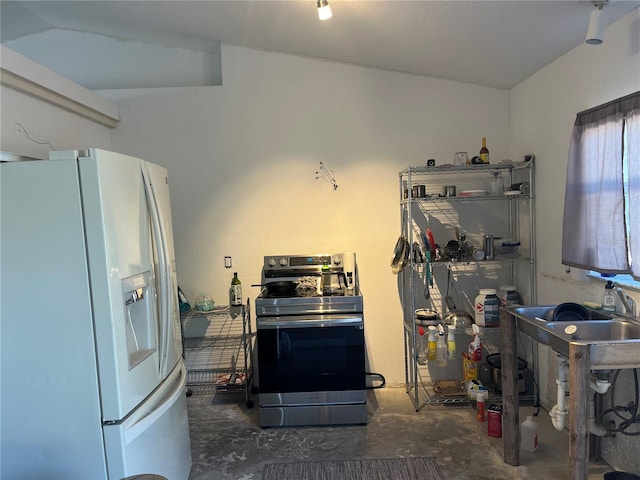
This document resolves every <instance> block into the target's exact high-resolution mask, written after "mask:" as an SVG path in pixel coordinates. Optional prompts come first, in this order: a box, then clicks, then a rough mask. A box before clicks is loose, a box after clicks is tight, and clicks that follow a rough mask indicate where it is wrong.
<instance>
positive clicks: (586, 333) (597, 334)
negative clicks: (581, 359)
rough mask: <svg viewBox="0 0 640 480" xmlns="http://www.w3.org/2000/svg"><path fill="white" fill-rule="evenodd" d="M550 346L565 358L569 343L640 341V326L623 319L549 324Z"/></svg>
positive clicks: (547, 328)
mask: <svg viewBox="0 0 640 480" xmlns="http://www.w3.org/2000/svg"><path fill="white" fill-rule="evenodd" d="M544 329H545V330H547V332H548V333H549V345H550V346H551V348H553V349H554V350H555V351H556V352H558V353H559V354H561V355H563V356H565V357H566V356H568V355H569V342H579V343H589V344H594V343H601V342H604V343H619V342H626V341H629V340H640V324H638V323H635V322H630V321H627V320H622V319H611V320H586V321H582V322H547V323H546V324H545V325H544Z"/></svg>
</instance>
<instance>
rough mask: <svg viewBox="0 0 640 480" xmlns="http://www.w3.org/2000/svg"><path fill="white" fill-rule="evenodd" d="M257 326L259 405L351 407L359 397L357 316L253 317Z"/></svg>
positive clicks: (361, 356)
mask: <svg viewBox="0 0 640 480" xmlns="http://www.w3.org/2000/svg"><path fill="white" fill-rule="evenodd" d="M256 323H257V330H258V332H257V342H258V371H259V379H260V380H259V381H260V397H261V403H262V404H264V403H265V402H266V403H272V402H274V403H278V404H287V403H289V404H301V403H302V404H309V403H319V404H322V403H328V402H330V403H342V402H344V403H350V402H352V401H353V395H352V394H353V393H356V392H357V394H356V397H357V398H362V397H363V395H364V392H365V390H366V380H365V351H364V320H363V316H362V314H361V313H359V314H352V315H347V314H332V315H296V316H288V317H287V316H285V317H258V318H257V320H256ZM308 392H315V393H314V394H313V395H310V394H309V393H308ZM349 392H351V394H350V393H349ZM274 394H275V395H274Z"/></svg>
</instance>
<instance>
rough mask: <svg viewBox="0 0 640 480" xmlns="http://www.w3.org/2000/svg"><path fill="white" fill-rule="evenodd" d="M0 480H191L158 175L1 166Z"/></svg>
mask: <svg viewBox="0 0 640 480" xmlns="http://www.w3.org/2000/svg"><path fill="white" fill-rule="evenodd" d="M0 295H1V296H0V359H1V363H0V369H1V370H0V382H1V383H0V387H1V389H0V441H1V446H0V478H3V479H4V478H6V479H11V480H20V479H36V478H38V479H64V480H70V479H82V480H94V479H96V480H97V479H110V480H119V479H122V478H124V477H128V476H132V475H138V474H156V475H161V476H164V477H166V478H167V479H169V480H186V479H188V477H189V472H190V470H191V449H190V444H189V425H188V418H187V405H186V398H185V382H186V371H185V367H184V363H183V359H182V337H181V328H180V316H179V308H178V299H177V283H176V266H175V256H174V246H173V232H172V226H171V210H170V203H169V184H168V178H167V171H166V170H165V169H164V168H162V167H160V166H158V165H154V164H152V163H149V162H146V161H144V160H141V159H138V158H133V157H130V156H126V155H121V154H117V153H114V152H108V151H105V150H99V149H93V148H92V149H88V150H86V151H54V152H51V153H50V155H49V160H37V161H21V162H8V163H2V164H0Z"/></svg>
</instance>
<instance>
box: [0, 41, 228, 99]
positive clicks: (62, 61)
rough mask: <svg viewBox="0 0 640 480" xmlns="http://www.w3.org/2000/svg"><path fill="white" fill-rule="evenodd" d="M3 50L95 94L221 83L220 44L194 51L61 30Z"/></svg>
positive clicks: (9, 45)
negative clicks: (49, 70)
mask: <svg viewBox="0 0 640 480" xmlns="http://www.w3.org/2000/svg"><path fill="white" fill-rule="evenodd" d="M5 45H6V46H7V47H9V48H11V49H12V50H15V51H16V52H19V53H21V54H22V55H24V56H26V57H29V58H30V59H32V60H33V61H35V62H38V63H39V64H40V65H44V66H46V67H48V68H50V69H51V70H54V71H56V72H58V73H59V74H60V75H63V76H64V77H66V78H68V79H70V80H73V81H75V82H76V83H79V84H80V85H84V86H85V87H86V88H89V89H91V90H99V89H104V88H114V89H115V88H141V87H145V88H150V87H173V86H176V85H180V86H201V85H220V84H221V83H222V78H221V72H220V51H219V46H218V45H212V48H211V51H210V52H209V51H196V50H191V49H188V48H176V47H173V48H170V47H167V46H165V45H160V44H157V43H151V42H141V41H137V40H129V39H125V38H113V37H108V36H106V35H97V34H93V33H84V32H76V31H72V30H63V29H57V28H52V29H49V30H46V31H43V32H38V33H35V34H33V35H27V36H24V37H20V38H17V39H15V40H11V41H9V42H6V44H5ZM104 59H108V61H105V60H104Z"/></svg>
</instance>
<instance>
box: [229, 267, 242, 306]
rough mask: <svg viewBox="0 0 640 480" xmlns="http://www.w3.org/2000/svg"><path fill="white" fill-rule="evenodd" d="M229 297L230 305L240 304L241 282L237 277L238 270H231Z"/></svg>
mask: <svg viewBox="0 0 640 480" xmlns="http://www.w3.org/2000/svg"><path fill="white" fill-rule="evenodd" d="M230 297H231V305H242V282H241V281H240V279H239V278H238V272H233V278H232V279H231V291H230Z"/></svg>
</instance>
